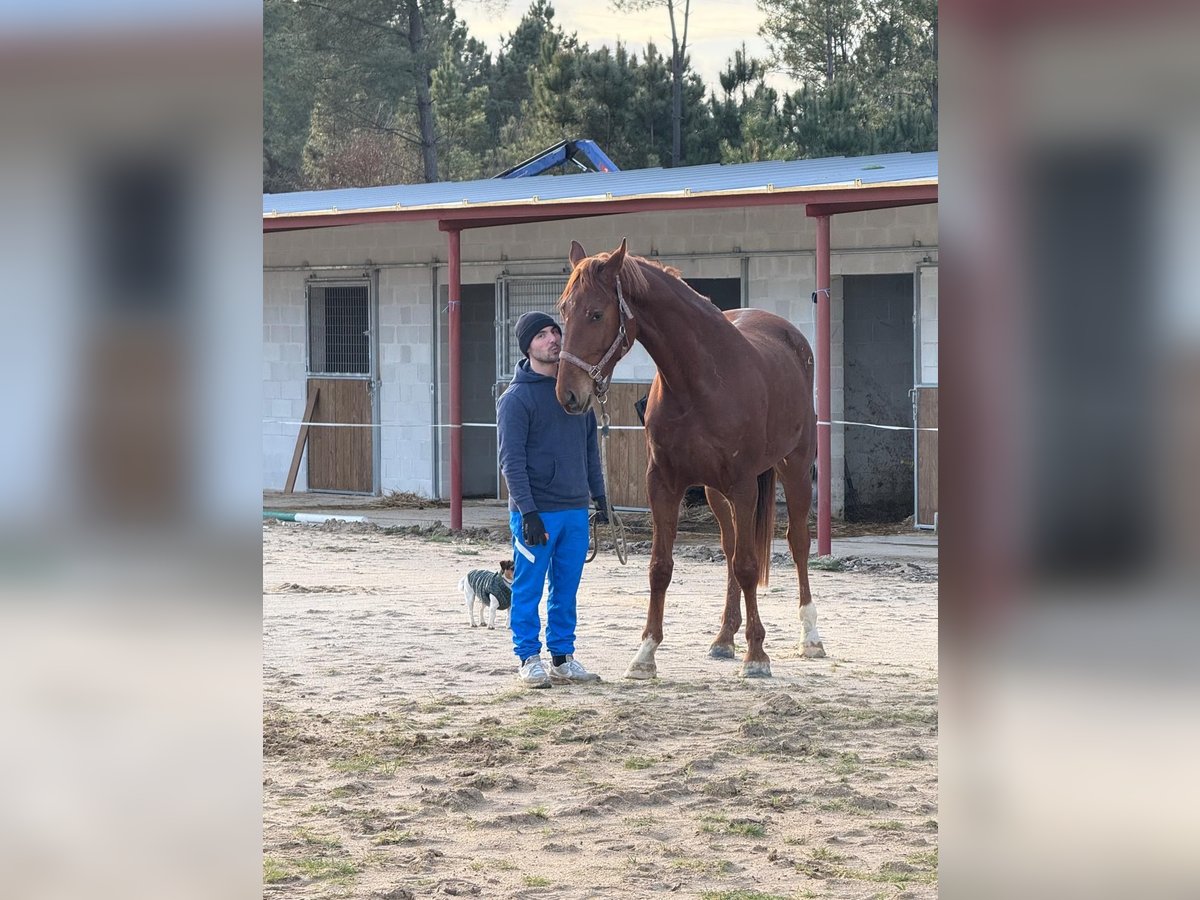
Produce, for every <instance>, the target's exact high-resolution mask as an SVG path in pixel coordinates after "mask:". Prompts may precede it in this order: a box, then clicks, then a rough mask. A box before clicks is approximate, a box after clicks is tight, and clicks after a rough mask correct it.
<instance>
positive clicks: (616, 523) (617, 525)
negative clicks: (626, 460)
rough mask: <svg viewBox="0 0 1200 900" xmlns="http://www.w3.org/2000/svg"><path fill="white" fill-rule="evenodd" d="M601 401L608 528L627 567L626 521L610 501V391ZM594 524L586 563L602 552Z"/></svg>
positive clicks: (601, 396)
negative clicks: (590, 547)
mask: <svg viewBox="0 0 1200 900" xmlns="http://www.w3.org/2000/svg"><path fill="white" fill-rule="evenodd" d="M597 397H598V399H599V400H600V473H601V474H602V475H603V476H604V506H605V511H606V512H607V513H608V528H609V533H610V534H611V535H612V542H613V549H615V550H616V551H617V559H619V560H620V561H621V565H625V561H626V560H627V559H628V552H627V551H628V548H627V547H626V544H625V520H624V519H622V518H621V516H620V515H619V514H618V513H617V511H616V510H615V509H613V505H612V501H611V500H609V499H608V489H609V483H608V422H609V419H608V391H607V390H606V391H604V393H602V394H598V395H597ZM591 520H592V521H591V524H592V550H591V553H589V554H588V558H587V559H586V560H585V562H591V561H592V560H593V559H595V558H596V553H597V552H599V550H600V523H599V522H597V521H596V516H595V515H594V514H593V515H592V516H591Z"/></svg>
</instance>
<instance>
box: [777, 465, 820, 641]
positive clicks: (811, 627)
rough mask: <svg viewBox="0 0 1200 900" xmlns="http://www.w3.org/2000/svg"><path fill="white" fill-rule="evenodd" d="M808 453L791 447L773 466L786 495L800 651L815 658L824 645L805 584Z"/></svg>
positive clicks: (809, 490) (809, 495)
mask: <svg viewBox="0 0 1200 900" xmlns="http://www.w3.org/2000/svg"><path fill="white" fill-rule="evenodd" d="M809 455H810V454H808V453H802V452H800V450H799V449H797V450H793V451H792V452H791V453H789V454H788V455H787V456H786V457H784V459H783V461H782V462H780V463H779V465H777V466H776V467H775V471H776V473H777V474H778V475H779V480H780V481H782V482H783V493H784V496H785V497H787V511H788V530H787V539H788V546H789V547H791V550H792V559H793V560H794V561H795V563H796V575H797V576H798V577H799V579H800V626H801V628H802V629H803V631H804V643H803V645H802V647H801V652H802V653H803V654H804V656H806V657H808V658H810V659H815V658H819V657H822V656H824V655H825V645H824V644H823V643H822V642H821V634H820V632H818V631H817V608H816V606H815V605H813V602H812V591H811V590H809V587H808V550H809V543H810V537H809V533H808V514H809V512H810V510H811V509H812V477H811V473H810V469H811V467H812V460H811V459H810V458H809Z"/></svg>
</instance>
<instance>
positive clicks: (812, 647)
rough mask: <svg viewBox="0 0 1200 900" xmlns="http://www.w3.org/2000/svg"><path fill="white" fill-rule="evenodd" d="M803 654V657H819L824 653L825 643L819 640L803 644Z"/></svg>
mask: <svg viewBox="0 0 1200 900" xmlns="http://www.w3.org/2000/svg"><path fill="white" fill-rule="evenodd" d="M803 654H804V658H805V659H821V658H822V657H823V656H824V655H825V645H824V644H822V643H821V642H820V641H817V643H815V644H805V645H804V650H803Z"/></svg>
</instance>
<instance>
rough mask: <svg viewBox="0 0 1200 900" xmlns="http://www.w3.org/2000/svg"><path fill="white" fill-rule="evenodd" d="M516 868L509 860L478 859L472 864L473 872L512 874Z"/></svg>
mask: <svg viewBox="0 0 1200 900" xmlns="http://www.w3.org/2000/svg"><path fill="white" fill-rule="evenodd" d="M516 868H517V867H516V865H515V864H514V863H510V862H509V861H508V860H507V859H477V860H474V861H473V862H472V863H471V871H473V872H483V871H488V872H512V871H513V870H514V869H516Z"/></svg>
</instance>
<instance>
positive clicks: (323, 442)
mask: <svg viewBox="0 0 1200 900" xmlns="http://www.w3.org/2000/svg"><path fill="white" fill-rule="evenodd" d="M370 384H371V383H370V381H369V380H368V379H366V378H309V379H308V393H309V396H310V397H311V396H312V392H313V391H314V390H317V389H319V391H320V393H319V394H318V396H317V405H316V407H315V408H314V409H313V418H312V420H313V424H314V425H315V427H314V428H312V429H311V430H310V431H309V435H308V489H309V490H310V491H348V492H354V493H363V494H369V493H371V492H372V491H373V490H374V484H373V474H374V473H373V470H372V441H373V434H372V432H373V430H374V429H371V428H325V427H323V426H321V425H317V424H316V423H318V422H341V423H347V424H351V425H370V424H371V391H370Z"/></svg>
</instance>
